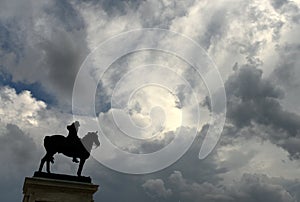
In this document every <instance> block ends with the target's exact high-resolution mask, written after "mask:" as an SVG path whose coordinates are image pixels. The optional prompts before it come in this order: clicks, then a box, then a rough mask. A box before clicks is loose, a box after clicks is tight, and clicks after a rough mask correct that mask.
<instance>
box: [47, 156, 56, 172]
mask: <svg viewBox="0 0 300 202" xmlns="http://www.w3.org/2000/svg"><path fill="white" fill-rule="evenodd" d="M46 156H47V157H46V161H47V173H51V172H50V162H51V163H54V158H53V155H50V154H48V155H46Z"/></svg>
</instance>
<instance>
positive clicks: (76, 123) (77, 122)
mask: <svg viewBox="0 0 300 202" xmlns="http://www.w3.org/2000/svg"><path fill="white" fill-rule="evenodd" d="M74 126H75V128H76V129H77V130H78V128H79V126H80V124H79V121H75V122H74Z"/></svg>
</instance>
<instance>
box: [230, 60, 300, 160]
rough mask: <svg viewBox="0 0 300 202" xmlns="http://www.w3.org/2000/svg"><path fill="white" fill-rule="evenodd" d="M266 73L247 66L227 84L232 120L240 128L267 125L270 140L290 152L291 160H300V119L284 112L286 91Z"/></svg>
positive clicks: (238, 71)
mask: <svg viewBox="0 0 300 202" xmlns="http://www.w3.org/2000/svg"><path fill="white" fill-rule="evenodd" d="M262 73H263V72H262V70H260V69H258V68H257V67H255V66H251V65H245V66H242V67H241V68H240V69H239V70H237V71H236V72H235V73H234V74H233V75H231V76H230V77H229V78H228V80H227V81H226V84H225V86H226V92H227V99H228V105H227V109H228V111H227V117H228V121H230V122H232V123H233V124H234V127H236V128H237V129H241V128H244V127H253V126H254V125H255V124H259V125H263V126H266V127H267V128H269V129H266V133H267V135H268V137H267V138H268V139H270V140H271V141H272V142H273V143H275V144H276V145H279V146H281V147H282V148H284V149H285V150H287V151H288V152H289V153H290V155H291V157H293V158H298V157H299V152H300V149H299V148H300V145H299V141H298V139H299V138H300V135H299V132H300V116H299V115H297V114H295V113H293V112H289V111H286V110H284V109H283V107H282V105H281V104H280V100H281V99H282V98H283V95H284V94H283V92H282V90H281V89H280V88H278V87H277V86H276V85H275V84H274V83H272V82H271V80H269V79H268V78H263V77H262ZM231 131H232V130H231ZM225 132H226V130H225ZM262 134H263V133H262ZM228 135H230V134H228ZM257 135H259V134H257ZM233 136H234V135H233Z"/></svg>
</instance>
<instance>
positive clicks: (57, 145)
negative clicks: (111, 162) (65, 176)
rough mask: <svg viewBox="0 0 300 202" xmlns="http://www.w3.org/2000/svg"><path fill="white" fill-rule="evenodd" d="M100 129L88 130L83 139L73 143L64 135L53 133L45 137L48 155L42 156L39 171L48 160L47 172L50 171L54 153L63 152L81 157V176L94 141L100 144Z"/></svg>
mask: <svg viewBox="0 0 300 202" xmlns="http://www.w3.org/2000/svg"><path fill="white" fill-rule="evenodd" d="M97 133H98V131H96V132H88V134H87V135H86V136H84V137H83V138H82V139H81V141H78V142H76V143H73V142H72V143H71V142H69V141H68V139H67V138H66V137H65V136H63V135H52V136H46V137H45V138H44V147H45V149H46V155H45V156H44V157H43V158H42V160H41V164H40V167H39V172H41V171H42V169H43V166H44V164H45V162H47V167H46V168H47V172H48V173H50V162H51V163H54V157H53V156H54V155H55V154H56V153H62V154H64V155H65V156H68V157H76V158H79V159H80V162H79V167H78V170H77V175H78V176H81V171H82V168H83V165H84V163H85V161H86V159H88V158H89V156H90V152H91V150H92V147H93V145H94V143H95V144H96V146H97V147H98V146H99V145H100V142H99V139H98V134H97Z"/></svg>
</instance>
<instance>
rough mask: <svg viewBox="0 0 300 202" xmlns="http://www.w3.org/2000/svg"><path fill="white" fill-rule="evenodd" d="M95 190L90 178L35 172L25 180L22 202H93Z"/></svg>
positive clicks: (95, 187) (95, 186) (96, 188)
mask: <svg viewBox="0 0 300 202" xmlns="http://www.w3.org/2000/svg"><path fill="white" fill-rule="evenodd" d="M97 190H98V185H95V184H92V183H91V178H90V177H77V176H70V175H61V174H52V173H43V172H35V173H34V176H33V177H26V178H25V182H24V186H23V194H24V198H23V202H36V201H47V202H48V201H51V202H70V201H72V202H93V194H94V193H95V192H96V191H97Z"/></svg>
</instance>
